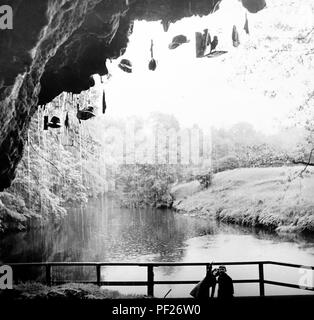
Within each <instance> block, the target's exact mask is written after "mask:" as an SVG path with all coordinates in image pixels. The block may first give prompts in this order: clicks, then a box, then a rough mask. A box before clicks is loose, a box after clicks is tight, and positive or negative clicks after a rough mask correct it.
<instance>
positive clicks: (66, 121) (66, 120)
mask: <svg viewBox="0 0 314 320" xmlns="http://www.w3.org/2000/svg"><path fill="white" fill-rule="evenodd" d="M64 126H65V128H66V129H67V130H69V128H70V122H69V112H67V114H66V116H65V120H64Z"/></svg>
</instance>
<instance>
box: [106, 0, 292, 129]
mask: <svg viewBox="0 0 314 320" xmlns="http://www.w3.org/2000/svg"><path fill="white" fill-rule="evenodd" d="M270 11H271V8H268V9H265V10H263V11H261V12H260V13H258V14H249V13H247V14H248V18H249V24H250V35H249V36H247V35H246V34H245V32H244V30H243V26H244V19H245V12H246V10H245V9H244V8H243V7H242V5H241V3H240V2H239V1H238V0H228V1H223V2H222V4H221V8H220V9H219V10H218V11H217V12H215V13H214V14H212V15H209V16H207V17H203V18H199V17H192V18H186V19H183V20H181V21H179V22H177V23H175V24H171V26H170V28H169V31H168V32H167V33H165V32H164V31H163V28H162V25H161V24H160V22H152V23H148V22H136V23H135V26H134V31H133V34H132V35H131V37H130V42H129V45H128V48H127V51H126V53H125V54H124V56H123V57H121V58H127V59H129V60H131V61H132V64H133V73H131V74H128V73H125V72H123V71H122V70H120V69H119V68H118V63H119V61H120V60H121V58H119V59H118V60H116V61H112V63H110V62H109V61H108V64H107V66H108V69H109V72H110V73H111V74H112V77H111V78H110V80H106V81H105V84H104V85H105V90H106V99H107V106H108V109H107V113H106V116H107V117H114V118H116V117H126V116H132V115H140V116H142V117H145V116H146V115H149V114H150V113H151V112H155V111H158V112H163V113H169V114H174V115H175V116H176V117H177V118H178V120H179V121H180V123H182V125H183V126H192V125H193V124H194V123H197V124H199V125H200V126H201V127H202V128H203V129H205V130H206V128H209V127H210V126H212V125H214V126H216V127H220V126H229V125H232V124H234V123H236V122H239V121H248V122H250V123H252V124H253V125H254V126H255V127H256V128H257V129H259V130H261V131H264V132H272V131H274V128H275V125H276V124H277V122H276V119H284V118H285V117H286V115H287V114H288V113H289V110H291V108H293V107H295V106H296V104H297V103H298V101H294V100H292V99H288V98H287V97H286V98H283V97H281V96H279V97H276V98H269V97H266V96H264V95H263V94H262V93H261V91H260V90H250V89H249V86H248V84H245V83H243V82H238V81H237V79H232V76H231V75H232V74H234V72H235V71H236V68H237V61H239V60H241V61H243V59H244V61H245V60H246V59H250V56H249V51H247V50H246V46H245V44H246V43H248V42H250V41H253V40H252V39H254V37H255V35H261V34H262V35H263V32H264V31H263V30H261V28H258V27H256V26H257V25H258V23H260V21H261V20H262V21H263V23H265V24H267V23H268V20H267V19H268V18H269V17H271V12H270ZM277 18H278V17H277ZM234 24H235V25H236V26H237V29H238V31H239V32H240V41H241V45H240V47H238V48H233V46H232V41H231V32H232V26H233V25H234ZM205 28H208V29H209V32H210V34H211V36H212V37H213V36H214V35H217V36H218V38H219V45H218V47H217V48H216V50H226V51H228V53H227V54H226V55H223V56H221V57H218V58H213V59H207V58H202V59H197V58H196V57H195V32H196V31H200V32H202V31H203V29H205ZM178 34H184V35H186V36H187V37H188V39H189V40H190V42H189V43H188V44H184V45H182V46H180V47H179V48H177V49H175V50H169V49H168V44H169V43H170V42H171V39H172V38H173V37H174V36H176V35H178ZM151 39H153V40H154V56H155V59H156V60H157V62H158V66H157V69H156V71H154V72H152V71H149V70H148V62H149V60H150V50H149V49H150V41H151ZM257 76H258V74H257ZM264 76H265V75H264ZM266 79H267V75H266ZM257 82H258V79H257ZM261 85H263V83H261ZM292 85H293V83H292ZM266 86H267V85H266V83H265V87H266ZM279 86H280V83H279Z"/></svg>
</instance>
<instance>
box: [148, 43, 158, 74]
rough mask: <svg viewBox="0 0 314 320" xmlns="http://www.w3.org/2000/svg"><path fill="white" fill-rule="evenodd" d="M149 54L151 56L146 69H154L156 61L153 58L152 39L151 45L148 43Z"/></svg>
mask: <svg viewBox="0 0 314 320" xmlns="http://www.w3.org/2000/svg"><path fill="white" fill-rule="evenodd" d="M150 56H151V60H150V61H149V64H148V69H149V70H151V71H155V70H156V68H157V62H156V60H155V59H154V42H153V40H151V45H150Z"/></svg>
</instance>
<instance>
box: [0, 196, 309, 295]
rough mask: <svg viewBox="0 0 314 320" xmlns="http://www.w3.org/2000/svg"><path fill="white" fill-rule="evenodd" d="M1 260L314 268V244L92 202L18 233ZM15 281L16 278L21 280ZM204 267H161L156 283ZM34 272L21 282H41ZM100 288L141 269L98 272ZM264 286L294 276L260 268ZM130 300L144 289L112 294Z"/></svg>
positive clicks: (240, 289)
mask: <svg viewBox="0 0 314 320" xmlns="http://www.w3.org/2000/svg"><path fill="white" fill-rule="evenodd" d="M0 260H3V261H7V262H36V261H108V262H110V261H132V262H149V261H155V262H156V261H174V262H211V261H241V260H242V261H250V260H275V261H282V262H291V263H297V264H303V265H314V241H313V239H309V238H302V237H297V238H295V237H292V236H290V237H287V238H285V239H284V238H279V237H278V236H276V235H274V234H271V233H267V232H265V231H261V230H259V231H258V230H254V229H247V228H241V227H236V226H229V225H224V224H217V223H216V222H215V221H211V220H208V219H207V220H205V219H198V218H192V217H188V216H184V215H181V214H176V213H173V212H172V211H170V210H153V209H141V210H128V209H121V208H119V207H117V206H116V205H115V203H114V201H113V200H111V199H100V200H94V201H91V202H90V203H89V205H88V207H87V208H80V209H73V210H72V212H71V213H70V214H69V215H68V217H67V218H66V219H65V220H64V221H63V223H62V224H61V225H60V226H59V227H58V228H57V229H56V228H52V227H50V228H43V229H40V230H33V231H31V232H27V233H19V234H16V235H11V236H8V237H6V238H4V239H2V240H1V250H0ZM228 273H229V274H230V275H231V277H232V278H234V279H244V278H251V279H252V278H257V277H258V273H257V267H256V266H247V267H243V266H242V267H239V266H237V267H229V268H228ZM19 276H21V277H22V275H21V274H19ZM203 276H204V267H159V268H156V270H155V279H156V280H198V279H201V278H202V277H203ZM41 277H43V274H41V273H39V271H38V269H35V268H32V269H31V270H29V271H28V272H27V278H28V279H29V278H34V279H35V278H36V279H38V278H41ZM54 278H58V279H71V278H72V279H73V278H75V279H80V280H87V279H95V270H94V268H91V267H84V268H82V267H72V268H69V269H66V270H65V269H64V268H61V267H59V268H56V269H55V270H54ZM102 278H103V279H106V280H146V278H147V276H146V269H145V268H135V267H115V268H102ZM265 278H267V279H269V280H276V281H283V282H290V283H298V280H299V279H300V273H299V270H298V269H288V268H283V267H274V266H267V267H265ZM192 287H193V286H185V285H182V286H172V287H171V286H166V285H164V286H156V290H155V292H156V295H157V296H162V295H163V294H165V293H166V292H167V291H168V289H169V288H171V289H172V292H171V294H170V295H169V296H170V297H171V296H188V293H189V291H190V289H191V288H192ZM116 289H119V290H120V291H123V292H128V293H144V294H145V293H146V288H137V287H131V288H121V287H120V288H116ZM235 289H236V294H237V295H254V294H258V285H255V284H245V285H244V284H241V285H240V284H239V285H236V288H235ZM266 293H267V294H290V293H304V291H303V290H302V291H301V290H297V291H296V290H294V289H288V288H280V287H271V286H267V287H266Z"/></svg>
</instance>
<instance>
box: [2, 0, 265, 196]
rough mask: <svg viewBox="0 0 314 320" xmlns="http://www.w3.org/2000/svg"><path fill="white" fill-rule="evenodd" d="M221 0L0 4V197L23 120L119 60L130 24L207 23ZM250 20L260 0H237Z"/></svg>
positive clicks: (20, 143)
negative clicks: (6, 9)
mask: <svg viewBox="0 0 314 320" xmlns="http://www.w3.org/2000/svg"><path fill="white" fill-rule="evenodd" d="M221 1H228V0H84V1H82V0H0V6H1V5H4V4H6V5H10V6H11V7H12V8H13V30H0V190H3V189H4V188H6V187H8V186H9V185H10V183H11V181H12V179H14V173H15V169H16V166H17V164H18V162H19V160H20V159H21V157H22V154H23V148H24V143H25V135H26V132H27V129H28V126H29V122H30V119H31V117H32V115H33V114H34V112H35V111H36V108H37V106H38V105H39V104H46V103H48V102H50V101H51V100H52V99H53V98H54V97H56V96H57V95H59V94H60V93H61V92H63V91H67V92H73V93H80V92H81V91H83V90H87V89H89V88H90V87H91V86H93V85H94V81H93V79H92V78H91V75H93V74H100V75H105V74H107V73H108V71H107V68H106V59H109V58H117V57H119V56H120V55H121V54H123V52H124V50H125V48H126V46H127V43H128V37H129V35H130V33H131V32H132V24H133V21H134V20H136V19H139V20H143V19H145V20H147V21H154V20H162V22H163V24H164V25H166V24H168V23H171V22H172V23H173V22H175V21H177V20H179V19H181V18H183V17H189V16H192V15H200V16H202V15H208V14H210V13H211V12H213V11H214V10H216V9H218V8H219V3H220V2H221ZM242 3H243V5H244V6H245V7H246V8H248V10H249V11H251V12H257V11H258V10H261V9H262V8H264V6H265V1H264V0H242Z"/></svg>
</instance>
